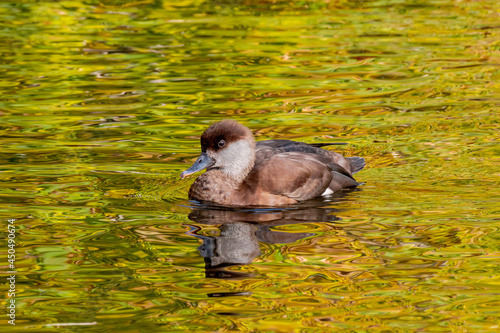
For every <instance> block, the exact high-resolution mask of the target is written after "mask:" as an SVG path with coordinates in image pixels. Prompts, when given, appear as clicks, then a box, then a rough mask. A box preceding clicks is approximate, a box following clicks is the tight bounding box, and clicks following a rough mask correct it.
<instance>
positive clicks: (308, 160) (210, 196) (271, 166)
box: [181, 119, 365, 207]
mask: <svg viewBox="0 0 500 333" xmlns="http://www.w3.org/2000/svg"><path fill="white" fill-rule="evenodd" d="M200 143H201V154H200V155H199V157H198V158H197V159H196V161H195V162H194V164H193V165H192V166H191V167H190V168H188V169H187V170H185V171H183V172H182V173H181V179H184V178H186V177H187V176H189V175H191V174H194V173H197V172H199V171H202V170H205V169H206V172H205V173H203V174H201V175H200V176H198V177H197V178H196V180H195V181H194V182H193V184H192V185H191V187H190V189H189V194H188V196H189V198H190V199H193V200H198V201H202V202H209V203H213V204H216V205H220V206H233V207H234V206H236V207H242V206H244V207H246V206H248V207H250V206H265V207H269V206H271V207H272V206H284V205H292V204H295V203H297V202H299V201H305V200H309V199H312V198H315V197H319V196H326V195H330V194H332V193H334V192H338V191H340V190H342V189H345V188H352V187H356V186H358V185H360V183H358V182H357V181H356V180H355V179H354V177H353V174H354V173H356V172H358V171H360V170H361V169H363V168H364V167H365V160H364V158H362V157H357V156H354V157H344V156H342V155H341V154H339V153H336V152H333V151H331V150H326V149H323V148H322V147H324V146H329V145H333V144H335V143H317V144H314V143H313V144H309V143H304V142H298V141H292V140H263V141H257V142H256V141H255V138H254V135H253V133H252V131H251V130H250V129H249V128H248V127H246V126H244V125H242V124H240V123H239V122H237V121H235V120H231V119H225V120H221V121H218V122H215V123H213V124H212V125H210V126H209V127H208V128H207V129H206V130H205V131H204V132H203V134H202V135H201V138H200Z"/></svg>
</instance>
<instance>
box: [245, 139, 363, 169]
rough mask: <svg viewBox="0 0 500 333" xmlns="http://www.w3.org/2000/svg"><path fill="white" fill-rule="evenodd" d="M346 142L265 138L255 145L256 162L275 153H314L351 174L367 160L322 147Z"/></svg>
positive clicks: (327, 162)
mask: <svg viewBox="0 0 500 333" xmlns="http://www.w3.org/2000/svg"><path fill="white" fill-rule="evenodd" d="M338 144H344V143H313V144H308V143H304V142H298V141H291V140H264V141H258V142H257V143H256V147H255V164H256V165H258V164H259V163H262V162H263V161H265V160H266V159H268V158H271V157H272V156H274V155H277V154H282V153H288V152H297V153H307V154H313V155H316V156H318V157H321V158H322V161H323V162H324V163H326V164H331V163H334V164H337V165H339V166H341V167H342V168H343V169H344V170H346V171H347V172H348V173H349V175H352V174H353V173H355V172H358V171H359V170H361V169H363V167H364V166H365V160H364V158H361V157H348V158H345V157H344V156H342V155H340V154H338V153H336V152H333V151H330V150H325V149H321V148H320V147H323V146H330V145H338Z"/></svg>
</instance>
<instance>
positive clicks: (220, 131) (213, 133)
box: [200, 119, 253, 152]
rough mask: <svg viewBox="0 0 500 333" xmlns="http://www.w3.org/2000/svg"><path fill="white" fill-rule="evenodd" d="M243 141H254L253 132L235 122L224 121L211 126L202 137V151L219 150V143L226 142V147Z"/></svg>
mask: <svg viewBox="0 0 500 333" xmlns="http://www.w3.org/2000/svg"><path fill="white" fill-rule="evenodd" d="M241 139H250V140H253V134H252V131H250V130H249V129H248V128H247V127H245V126H243V125H241V124H240V123H238V122H236V121H234V120H229V119H226V120H222V121H219V122H216V123H214V124H212V125H210V127H209V128H207V129H206V130H205V132H203V134H202V135H201V140H200V141H201V150H202V151H204V152H205V151H207V150H214V151H216V150H218V149H221V148H220V147H219V142H220V141H221V140H224V141H225V143H226V144H225V146H227V145H228V144H230V143H231V142H235V141H238V140H241Z"/></svg>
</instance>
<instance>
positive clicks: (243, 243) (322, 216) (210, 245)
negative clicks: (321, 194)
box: [189, 198, 339, 279]
mask: <svg viewBox="0 0 500 333" xmlns="http://www.w3.org/2000/svg"><path fill="white" fill-rule="evenodd" d="M332 199H333V198H329V200H325V199H324V198H319V199H316V200H309V201H307V202H304V203H301V204H299V205H294V206H293V207H287V208H269V209H228V208H224V207H217V206H210V205H206V204H202V203H198V202H193V206H191V209H192V212H191V213H190V214H189V219H190V220H192V221H194V222H196V224H197V225H196V226H194V225H191V227H192V230H191V231H190V232H189V234H191V235H193V236H195V237H197V238H200V239H201V240H203V244H202V245H201V246H200V247H199V248H198V250H199V252H200V255H201V256H202V257H204V258H205V269H206V271H205V272H206V277H210V278H222V279H233V278H246V277H251V276H253V274H251V273H245V272H238V271H234V270H226V268H227V267H229V266H235V265H249V264H251V263H252V261H253V260H254V259H255V258H256V257H258V256H259V255H260V254H261V252H260V245H259V242H263V243H269V244H287V243H293V242H296V241H298V240H300V239H302V238H305V237H310V236H313V235H314V234H313V233H307V232H300V233H290V232H282V231H273V230H271V229H270V227H273V226H279V225H287V224H294V223H312V222H333V221H336V220H339V218H338V217H336V216H335V212H336V211H338V210H336V209H334V208H331V201H332ZM200 224H205V225H207V224H208V225H218V228H219V230H220V234H219V235H218V236H206V235H202V234H201V231H202V226H200Z"/></svg>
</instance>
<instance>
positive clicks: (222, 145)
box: [218, 140, 226, 148]
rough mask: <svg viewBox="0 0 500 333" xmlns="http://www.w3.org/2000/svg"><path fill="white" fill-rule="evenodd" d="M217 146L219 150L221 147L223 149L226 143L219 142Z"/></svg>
mask: <svg viewBox="0 0 500 333" xmlns="http://www.w3.org/2000/svg"><path fill="white" fill-rule="evenodd" d="M218 145H219V148H222V147H224V146H225V145H226V141H224V140H220V141H219V143H218Z"/></svg>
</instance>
